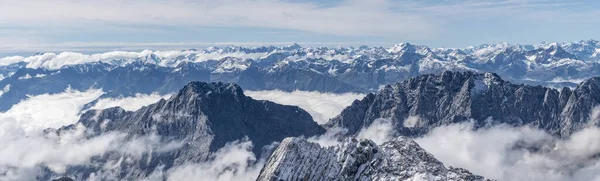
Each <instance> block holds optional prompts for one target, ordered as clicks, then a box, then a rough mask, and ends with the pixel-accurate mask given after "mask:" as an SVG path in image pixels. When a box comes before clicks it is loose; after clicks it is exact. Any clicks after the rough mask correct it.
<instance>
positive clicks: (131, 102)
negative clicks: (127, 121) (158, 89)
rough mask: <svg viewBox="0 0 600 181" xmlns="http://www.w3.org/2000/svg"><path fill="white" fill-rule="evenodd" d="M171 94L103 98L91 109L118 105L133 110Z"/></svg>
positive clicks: (166, 97)
mask: <svg viewBox="0 0 600 181" xmlns="http://www.w3.org/2000/svg"><path fill="white" fill-rule="evenodd" d="M171 95H172V94H167V95H159V94H157V93H153V94H139V93H138V94H135V97H122V98H104V99H99V100H98V102H97V103H96V104H95V105H94V106H93V107H92V108H91V109H99V110H100V109H106V108H111V107H116V106H119V107H121V108H123V109H125V110H127V111H135V110H138V109H140V108H142V107H144V106H147V105H150V104H153V103H156V102H158V101H159V100H160V99H168V98H169V97H171Z"/></svg>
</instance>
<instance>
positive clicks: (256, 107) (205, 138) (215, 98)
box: [58, 82, 325, 180]
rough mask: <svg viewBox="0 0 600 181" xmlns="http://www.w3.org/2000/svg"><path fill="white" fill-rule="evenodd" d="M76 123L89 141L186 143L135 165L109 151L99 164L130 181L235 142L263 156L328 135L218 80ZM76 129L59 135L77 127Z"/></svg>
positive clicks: (294, 113) (90, 168) (302, 115)
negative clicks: (111, 137)
mask: <svg viewBox="0 0 600 181" xmlns="http://www.w3.org/2000/svg"><path fill="white" fill-rule="evenodd" d="M78 124H81V125H83V126H84V127H85V128H86V133H85V136H86V137H87V138H94V137H97V136H100V135H104V134H108V133H111V132H117V133H127V135H128V137H131V138H135V137H140V136H149V135H153V136H158V137H159V138H160V139H161V140H165V141H170V142H181V143H184V144H183V145H182V146H181V147H179V148H177V149H174V150H172V151H166V152H160V151H157V152H150V153H147V155H144V157H142V158H144V159H143V160H139V161H136V162H117V161H118V159H119V158H120V157H121V156H119V155H118V153H106V154H107V155H104V156H102V157H100V158H99V159H98V160H96V161H95V162H100V163H110V162H115V163H119V168H121V170H123V171H124V172H123V173H122V175H119V177H118V178H120V179H127V180H128V179H133V180H135V179H136V178H140V176H142V177H141V178H143V177H144V176H148V175H149V174H151V173H152V172H153V171H155V170H156V169H164V170H168V169H169V168H171V167H174V166H180V165H183V164H185V163H189V162H192V163H200V162H203V161H207V160H208V159H210V155H211V154H212V153H214V152H215V151H217V150H218V149H220V148H222V147H224V146H225V145H226V144H227V143H230V142H234V141H237V140H244V139H247V140H248V141H251V142H252V143H253V147H252V152H253V153H254V154H255V155H257V156H258V157H260V156H261V154H263V148H264V147H265V146H267V145H271V144H272V143H274V142H279V141H281V140H283V139H284V138H286V137H290V136H307V137H310V136H313V135H317V134H322V133H324V132H325V130H324V129H323V128H322V127H321V126H319V125H318V124H317V123H316V122H314V121H313V119H312V117H311V116H310V115H309V114H308V113H307V112H306V111H304V110H302V109H300V108H299V107H297V106H285V105H279V104H276V103H273V102H270V101H264V100H254V99H252V98H250V97H248V96H246V95H244V91H243V90H242V88H240V87H239V86H238V85H236V84H232V83H220V82H218V83H205V82H190V83H189V84H187V85H186V86H185V87H183V89H181V90H180V91H179V92H178V93H177V94H175V95H173V96H172V97H171V98H169V99H167V100H164V99H162V100H160V101H158V102H157V103H155V104H151V105H149V106H145V107H142V108H141V109H139V110H137V111H133V112H131V111H125V110H123V109H121V108H119V107H114V108H109V109H105V110H90V111H87V112H86V113H84V114H83V115H82V116H81V118H80V120H79V121H78ZM76 125H77V124H74V125H70V126H66V127H63V128H61V129H60V130H58V132H59V133H60V132H61V131H66V130H70V129H74V128H75V127H76ZM115 154H116V155H115ZM145 154H146V153H145ZM114 159H117V160H114ZM131 159H132V158H131ZM138 159H139V158H138ZM103 169H105V168H104V167H102V166H101V164H100V165H98V164H94V165H80V166H73V167H71V168H70V169H69V171H68V174H71V175H80V177H78V178H77V179H86V178H87V177H86V176H89V174H90V173H91V172H97V171H102V170H103Z"/></svg>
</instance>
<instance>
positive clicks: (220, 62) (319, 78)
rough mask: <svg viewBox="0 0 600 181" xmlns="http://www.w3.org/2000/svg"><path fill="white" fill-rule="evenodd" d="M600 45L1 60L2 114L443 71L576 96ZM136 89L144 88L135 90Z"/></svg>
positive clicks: (374, 85) (364, 86) (326, 88)
mask: <svg viewBox="0 0 600 181" xmlns="http://www.w3.org/2000/svg"><path fill="white" fill-rule="evenodd" d="M599 54H600V43H599V42H598V41H595V40H587V41H579V42H573V43H542V44H538V45H510V44H507V43H501V44H490V45H481V46H477V47H467V48H461V49H453V48H429V47H427V46H422V45H413V44H410V43H401V44H398V45H395V46H393V47H391V48H383V47H366V46H361V47H340V48H327V47H316V48H312V47H308V48H303V47H301V46H299V45H297V44H293V45H290V46H285V47H274V46H264V47H254V48H246V47H236V46H228V47H223V48H218V47H209V48H206V49H201V50H197V49H189V50H182V51H150V50H146V51H142V52H123V51H115V52H106V53H101V54H91V55H86V54H80V53H74V52H63V53H58V54H56V53H38V54H35V55H32V56H28V57H21V56H12V57H5V58H1V59H0V78H2V80H1V81H0V88H2V89H1V90H2V94H1V95H0V96H1V97H0V102H1V104H0V111H4V110H7V109H8V108H10V106H12V105H13V104H15V103H17V102H19V101H20V100H22V99H24V98H26V97H27V95H37V94H42V93H56V92H61V91H63V90H65V89H66V88H67V87H71V88H72V89H75V90H85V89H89V88H101V89H103V90H104V92H106V95H105V97H106V96H108V97H118V96H128V95H133V94H135V93H152V92H158V93H162V94H165V93H172V92H175V91H177V90H178V89H179V88H180V87H181V86H184V85H185V84H186V83H187V82H189V81H193V80H196V81H211V82H215V81H221V82H232V83H237V84H239V85H240V86H242V87H243V88H244V89H248V90H273V89H279V90H284V91H292V90H308V91H320V92H336V93H340V92H373V91H376V90H378V89H379V87H380V86H382V85H386V84H390V83H394V82H399V81H402V80H405V79H407V78H410V77H414V76H417V75H421V74H427V73H440V72H443V71H446V70H452V71H474V72H494V73H497V74H498V75H500V76H502V77H503V78H504V79H505V80H509V81H512V82H515V83H526V84H533V85H546V86H552V87H563V86H569V87H574V86H576V85H577V83H579V82H581V81H582V80H584V79H586V78H589V77H592V76H596V75H600V72H599V71H600V55H599ZM142 82H143V84H141V83H142Z"/></svg>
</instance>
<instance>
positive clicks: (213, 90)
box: [177, 81, 245, 97]
mask: <svg viewBox="0 0 600 181" xmlns="http://www.w3.org/2000/svg"><path fill="white" fill-rule="evenodd" d="M182 95H186V96H190V95H193V96H196V97H212V96H216V95H228V96H234V97H244V96H245V95H244V91H243V90H242V88H241V87H240V86H239V85H237V84H234V83H223V82H200V81H193V82H190V83H188V84H187V85H185V86H184V87H183V89H181V90H180V91H179V93H178V95H177V96H182Z"/></svg>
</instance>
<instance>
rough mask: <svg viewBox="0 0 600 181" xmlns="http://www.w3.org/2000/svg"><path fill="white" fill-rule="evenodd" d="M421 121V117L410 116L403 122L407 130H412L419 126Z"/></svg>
mask: <svg viewBox="0 0 600 181" xmlns="http://www.w3.org/2000/svg"><path fill="white" fill-rule="evenodd" d="M420 119H421V118H420V117H419V116H409V117H408V118H406V119H405V120H404V121H403V123H402V125H403V126H404V127H407V128H412V127H415V126H418V125H419V121H420Z"/></svg>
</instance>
